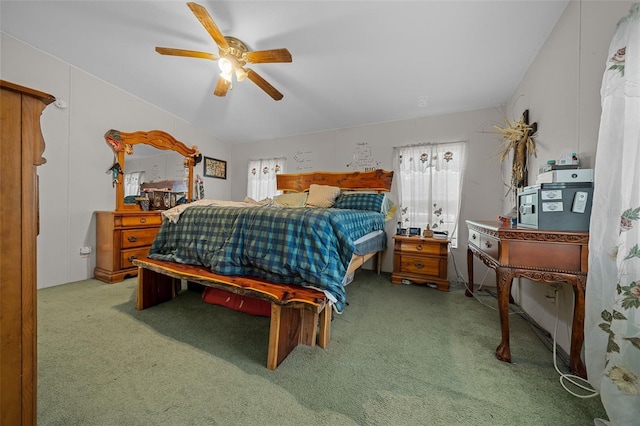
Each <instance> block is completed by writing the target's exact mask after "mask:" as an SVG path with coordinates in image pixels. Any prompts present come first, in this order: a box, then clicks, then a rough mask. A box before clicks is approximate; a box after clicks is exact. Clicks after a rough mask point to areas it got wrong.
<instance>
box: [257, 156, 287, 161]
mask: <svg viewBox="0 0 640 426" xmlns="http://www.w3.org/2000/svg"><path fill="white" fill-rule="evenodd" d="M286 159H287V156H286V155H283V156H282V157H271V158H249V160H248V161H264V160H286Z"/></svg>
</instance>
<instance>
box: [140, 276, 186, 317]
mask: <svg viewBox="0 0 640 426" xmlns="http://www.w3.org/2000/svg"><path fill="white" fill-rule="evenodd" d="M177 281H178V282H180V280H177ZM175 297H176V279H175V278H172V277H169V276H167V275H164V274H159V273H157V272H154V271H151V270H149V269H145V268H142V267H138V292H137V297H136V309H138V310H139V311H141V310H143V309H146V308H149V307H151V306H155V305H157V304H159V303H162V302H166V301H167V300H171V299H173V298H175Z"/></svg>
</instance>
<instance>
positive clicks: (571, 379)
mask: <svg viewBox="0 0 640 426" xmlns="http://www.w3.org/2000/svg"><path fill="white" fill-rule="evenodd" d="M449 253H451V250H449ZM451 258H452V259H453V267H454V269H455V271H456V277H457V279H458V282H461V283H463V284H464V286H465V288H466V289H467V290H468V293H470V294H471V295H472V296H473V298H474V299H476V300H477V301H478V302H479V303H480V304H481V305H484V306H486V307H487V308H490V309H493V310H494V311H497V310H498V309H496V308H495V307H493V306H491V305H488V304H486V303H484V302H483V301H482V300H481V299H480V298H479V297H478V295H477V294H476V292H474V291H472V290H471V289H470V288H469V283H468V282H466V281H465V280H464V279H463V278H462V274H461V273H460V271H459V270H458V265H457V264H456V258H455V256H453V254H452V255H451ZM489 269H490V268H487V271H486V272H485V274H484V277H482V281H481V282H480V285H479V286H478V291H480V290H482V286H483V285H484V281H485V280H486V279H487V274H488V273H489ZM485 291H486V292H487V293H488V294H489V295H490V296H492V297H494V298H497V296H496V295H494V294H492V293H490V292H489V291H487V290H485ZM558 294H559V292H558V293H556V301H555V303H556V322H555V326H554V329H553V367H554V368H555V369H556V371H557V372H558V374H559V375H560V384H561V385H562V387H563V388H564V390H566V391H567V392H569V393H570V394H571V395H573V396H575V397H576V398H582V399H587V398H594V397H596V396H598V395H599V393H598V392H597V391H596V390H595V389H593V388H592V387H591V385H590V384H589V382H588V381H587V380H585V379H583V378H582V377H580V376H576V375H574V374H567V373H563V372H562V371H560V369H559V368H558V361H557V350H556V347H557V340H556V336H557V333H558V321H559V319H560V302H559V296H558ZM509 310H510V312H509V315H511V314H521V313H523V312H517V311H512V310H511V307H509ZM567 383H570V384H572V385H573V386H575V387H576V388H579V389H582V390H584V391H586V392H587V393H586V394H584V395H580V394H578V393H576V392H574V391H572V390H571V389H569V387H568V385H567Z"/></svg>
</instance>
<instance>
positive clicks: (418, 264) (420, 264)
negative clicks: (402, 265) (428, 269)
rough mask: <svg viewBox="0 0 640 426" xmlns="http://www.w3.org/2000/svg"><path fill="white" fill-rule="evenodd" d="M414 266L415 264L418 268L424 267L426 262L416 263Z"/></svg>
mask: <svg viewBox="0 0 640 426" xmlns="http://www.w3.org/2000/svg"><path fill="white" fill-rule="evenodd" d="M413 266H415V267H416V268H418V269H422V268H424V263H414V264H413Z"/></svg>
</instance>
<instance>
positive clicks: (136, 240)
mask: <svg viewBox="0 0 640 426" xmlns="http://www.w3.org/2000/svg"><path fill="white" fill-rule="evenodd" d="M159 230H160V228H147V229H145V228H139V229H127V230H125V231H122V242H121V244H122V248H123V249H127V248H133V247H142V246H150V245H151V243H153V240H154V239H155V238H156V235H157V234H158V231H159Z"/></svg>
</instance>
